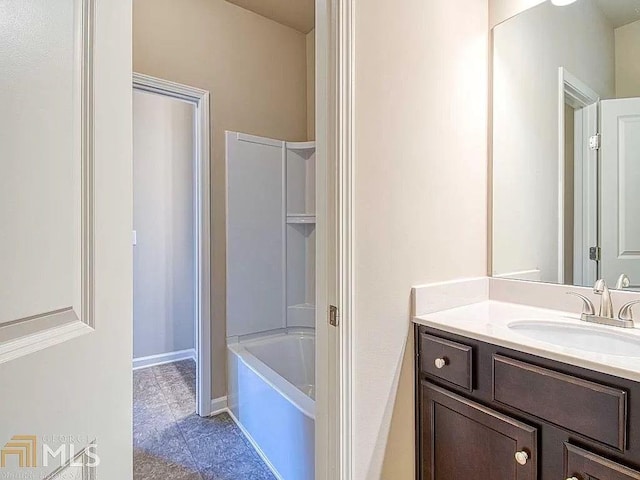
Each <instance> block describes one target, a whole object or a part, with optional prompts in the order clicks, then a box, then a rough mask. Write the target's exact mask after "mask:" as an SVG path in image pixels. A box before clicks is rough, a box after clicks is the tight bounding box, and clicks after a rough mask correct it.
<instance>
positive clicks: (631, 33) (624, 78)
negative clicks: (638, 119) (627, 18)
mask: <svg viewBox="0 0 640 480" xmlns="http://www.w3.org/2000/svg"><path fill="white" fill-rule="evenodd" d="M615 35H616V97H617V98H626V97H640V62H639V61H638V58H640V21H637V22H634V23H630V24H629V25H625V26H624V27H620V28H617V29H616V33H615Z"/></svg>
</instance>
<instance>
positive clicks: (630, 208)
mask: <svg viewBox="0 0 640 480" xmlns="http://www.w3.org/2000/svg"><path fill="white" fill-rule="evenodd" d="M601 125H602V126H601V132H602V148H601V151H600V175H601V179H600V187H601V188H600V195H601V208H600V226H601V228H600V248H601V252H602V253H601V259H600V277H602V278H604V279H605V280H606V281H607V283H608V284H609V285H616V283H617V282H618V279H619V277H620V275H622V274H625V275H627V277H628V278H629V282H628V283H629V284H628V285H626V286H625V285H622V286H624V287H625V288H630V289H636V290H640V98H624V99H615V100H605V101H603V102H602V122H601Z"/></svg>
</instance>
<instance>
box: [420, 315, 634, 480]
mask: <svg viewBox="0 0 640 480" xmlns="http://www.w3.org/2000/svg"><path fill="white" fill-rule="evenodd" d="M415 336H416V337H415V338H416V404H417V409H416V422H417V435H416V448H417V452H416V453H417V454H416V460H417V465H416V472H417V474H416V478H417V479H418V480H463V479H468V478H474V479H478V480H565V479H566V480H631V479H634V480H640V385H639V384H638V383H636V382H633V381H630V380H625V379H621V378H617V377H613V376H610V375H606V374H602V373H598V372H594V371H590V370H586V369H582V368H579V367H574V366H570V365H566V364H563V363H560V362H555V361H552V360H548V359H545V358H541V357H537V356H533V355H528V354H524V353H521V352H518V351H513V350H509V349H506V348H502V347H499V346H496V345H492V344H488V343H485V342H480V341H477V340H473V339H470V338H466V337H462V336H458V335H454V334H450V333H447V332H444V331H440V330H437V329H433V328H429V327H424V326H418V325H417V326H416V328H415Z"/></svg>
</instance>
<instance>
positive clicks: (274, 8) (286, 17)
mask: <svg viewBox="0 0 640 480" xmlns="http://www.w3.org/2000/svg"><path fill="white" fill-rule="evenodd" d="M227 1H228V2H229V3H234V4H236V5H238V6H239V7H242V8H246V9H247V10H251V11H252V12H255V13H257V14H259V15H262V16H263V17H267V18H270V19H271V20H274V21H276V22H278V23H282V24H283V25H286V26H288V27H291V28H294V29H296V30H298V31H299V32H302V33H309V32H310V31H311V30H313V28H314V26H315V4H316V2H315V0H227Z"/></svg>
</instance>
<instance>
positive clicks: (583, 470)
mask: <svg viewBox="0 0 640 480" xmlns="http://www.w3.org/2000/svg"><path fill="white" fill-rule="evenodd" d="M564 475H565V478H566V479H567V480H640V472H638V471H637V470H632V469H630V468H628V467H625V466H623V465H620V464H619V463H616V462H614V461H612V460H608V459H606V458H604V457H601V456H600V455H596V454H595V453H591V452H588V451H586V450H583V449H582V448H578V447H576V446H574V445H570V444H568V443H565V444H564Z"/></svg>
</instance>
